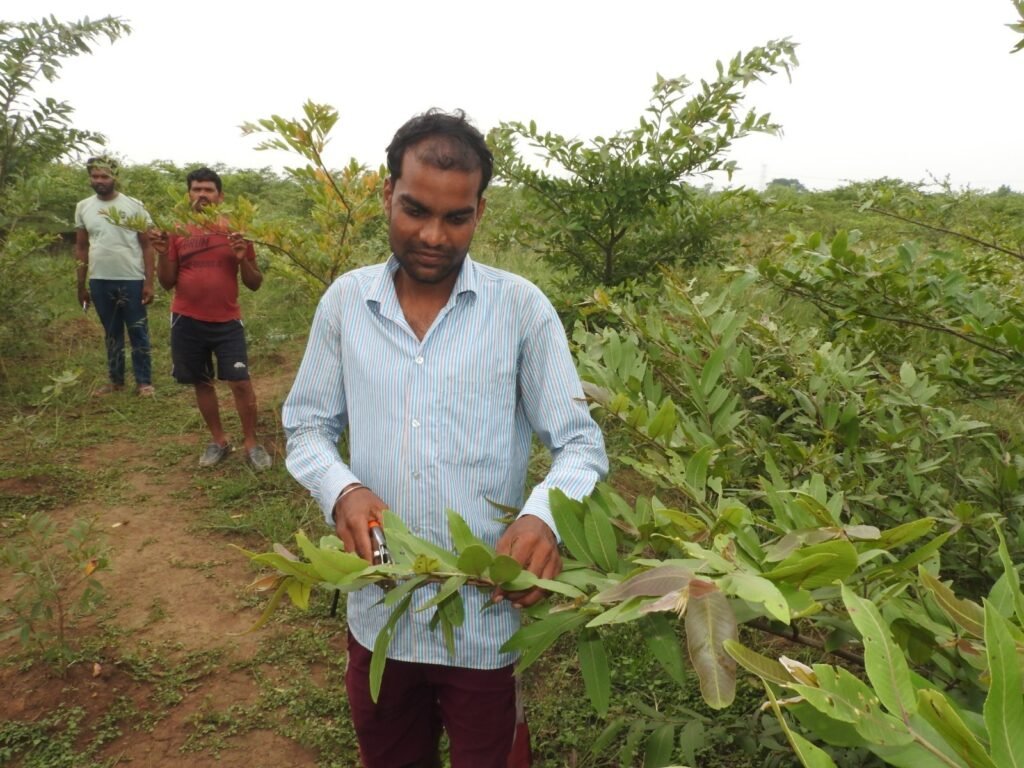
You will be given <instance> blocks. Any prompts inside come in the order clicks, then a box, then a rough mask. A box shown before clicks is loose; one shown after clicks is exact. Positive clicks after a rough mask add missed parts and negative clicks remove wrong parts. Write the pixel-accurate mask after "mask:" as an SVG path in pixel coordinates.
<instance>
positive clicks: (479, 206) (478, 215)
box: [476, 195, 487, 223]
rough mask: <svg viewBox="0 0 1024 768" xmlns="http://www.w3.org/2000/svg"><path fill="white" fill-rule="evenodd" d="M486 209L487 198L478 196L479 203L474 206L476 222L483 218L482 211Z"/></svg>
mask: <svg viewBox="0 0 1024 768" xmlns="http://www.w3.org/2000/svg"><path fill="white" fill-rule="evenodd" d="M486 208H487V198H486V197H484V196H483V195H481V196H480V202H478V203H477V204H476V220H477V222H478V223H479V221H480V219H482V218H483V217H484V210H485V209H486Z"/></svg>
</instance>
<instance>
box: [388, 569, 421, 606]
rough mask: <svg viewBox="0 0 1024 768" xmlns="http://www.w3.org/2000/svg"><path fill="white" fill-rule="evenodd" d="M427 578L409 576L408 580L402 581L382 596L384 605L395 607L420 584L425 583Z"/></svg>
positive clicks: (419, 575)
mask: <svg viewBox="0 0 1024 768" xmlns="http://www.w3.org/2000/svg"><path fill="white" fill-rule="evenodd" d="M426 580H427V576H425V575H423V574H417V575H415V576H411V577H409V578H408V579H402V580H401V581H399V582H398V584H397V585H395V587H394V589H391V590H389V591H388V592H387V593H386V594H385V595H384V600H383V602H384V605H395V604H396V603H399V602H401V601H402V600H404V599H405V597H406V596H407V595H409V593H411V592H412V591H413V590H414V589H416V587H418V586H419V585H420V584H423V583H424V582H426Z"/></svg>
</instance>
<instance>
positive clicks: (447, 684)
mask: <svg viewBox="0 0 1024 768" xmlns="http://www.w3.org/2000/svg"><path fill="white" fill-rule="evenodd" d="M372 656H373V654H372V653H371V652H370V651H369V650H367V649H366V648H364V647H363V646H361V645H360V644H359V643H358V642H356V641H355V640H354V639H353V637H352V635H351V634H349V636H348V668H347V669H346V671H345V686H346V688H347V689H348V700H349V705H350V707H351V709H352V720H353V722H354V723H355V727H356V736H357V737H358V738H359V752H360V755H361V757H362V760H363V765H364V766H365V768H412V767H413V766H415V768H434V767H435V766H436V767H437V768H440V766H441V762H440V761H439V760H438V742H439V740H440V738H441V729H442V728H444V730H445V731H447V732H448V742H449V744H450V747H451V765H452V768H509V767H510V766H515V767H516V768H519V767H520V766H524V767H525V766H529V765H530V762H529V735H528V734H527V732H526V724H525V722H523V723H520V724H519V727H517V723H516V720H517V717H516V680H515V677H514V676H513V675H512V667H510V666H509V667H502V668H501V669H464V668H462V667H445V666H440V665H437V664H414V663H411V662H407V661H396V660H394V659H388V662H387V664H386V665H385V666H384V681H383V683H382V684H381V690H380V697H379V698H378V700H377V703H376V704H374V703H373V701H372V700H371V698H370V659H371V658H372Z"/></svg>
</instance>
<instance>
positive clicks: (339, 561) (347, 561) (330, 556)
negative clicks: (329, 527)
mask: <svg viewBox="0 0 1024 768" xmlns="http://www.w3.org/2000/svg"><path fill="white" fill-rule="evenodd" d="M295 540H296V541H297V542H298V544H299V548H300V549H301V550H302V554H304V555H305V556H306V558H307V559H308V560H309V562H310V563H312V564H313V567H314V568H316V570H317V573H319V574H320V577H321V578H322V579H323V580H324V581H326V582H329V583H336V582H340V581H344V579H345V577H346V576H348V575H349V574H351V573H355V572H356V571H361V570H363V569H364V568H366V566H367V565H369V563H368V562H367V561H366V560H363V558H361V557H359V556H358V555H354V554H352V553H351V552H341V551H339V550H337V549H320V548H319V547H318V546H316V545H315V544H314V543H313V542H311V541H310V540H309V539H308V538H307V537H306V534H304V533H303V532H302V531H299V532H298V533H296V534H295Z"/></svg>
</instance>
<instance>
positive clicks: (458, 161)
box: [387, 107, 494, 197]
mask: <svg viewBox="0 0 1024 768" xmlns="http://www.w3.org/2000/svg"><path fill="white" fill-rule="evenodd" d="M415 146H422V149H421V151H420V152H419V153H418V155H417V156H418V157H419V159H420V160H422V161H423V162H424V163H427V164H428V165H432V166H434V167H435V168H440V169H441V170H442V171H450V170H456V171H465V172H467V173H472V172H473V171H477V170H478V171H480V189H479V190H478V191H477V196H478V197H480V196H482V195H483V193H484V190H485V189H487V185H488V184H489V183H490V182H491V176H492V175H493V174H494V155H492V154H491V150H490V149H489V148H488V147H487V142H486V140H485V139H484V135H483V134H482V133H480V131H479V130H477V128H476V127H475V126H474V125H473V124H472V123H470V122H469V120H468V119H467V118H466V113H465V112H463V111H462V110H461V109H457V110H455V111H454V112H451V113H448V112H445V111H444V110H441V109H437V108H436V107H435V108H434V109H429V110H427V111H426V112H424V113H423V114H422V115H416V116H415V117H413V118H412V119H410V120H408V121H407V122H406V123H405V125H403V126H402V127H401V128H399V129H398V131H397V132H396V133H395V136H394V138H392V139H391V143H390V144H388V149H387V153H388V172H389V173H390V174H391V178H392V179H393V180H395V181H397V180H398V179H400V178H401V177H402V158H403V157H405V151H406V150H407V149H409V148H411V147H415Z"/></svg>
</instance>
